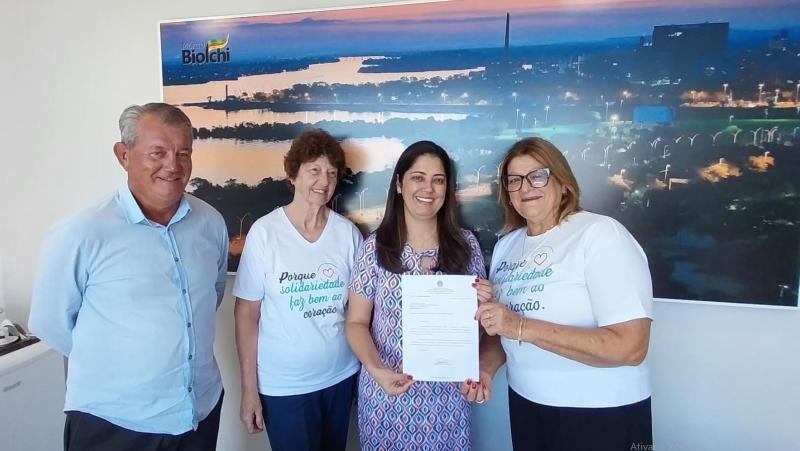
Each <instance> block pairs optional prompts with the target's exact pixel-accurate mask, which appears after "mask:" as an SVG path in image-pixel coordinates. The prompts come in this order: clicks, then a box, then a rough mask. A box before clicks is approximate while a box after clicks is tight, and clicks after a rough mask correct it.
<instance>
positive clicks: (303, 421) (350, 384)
mask: <svg viewBox="0 0 800 451" xmlns="http://www.w3.org/2000/svg"><path fill="white" fill-rule="evenodd" d="M357 376H358V373H356V374H355V375H353V376H351V377H348V378H347V379H345V380H343V381H342V382H339V383H338V384H335V385H332V386H330V387H328V388H324V389H322V390H318V391H315V392H311V393H305V394H302V395H291V396H267V395H260V396H261V407H262V409H263V414H264V423H265V426H266V429H267V437H268V438H269V444H270V446H271V447H272V451H344V450H345V447H346V445H347V429H348V425H349V423H350V409H351V407H352V406H353V397H354V394H355V388H356V377H357Z"/></svg>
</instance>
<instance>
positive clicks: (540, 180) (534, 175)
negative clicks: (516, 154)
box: [503, 168, 550, 193]
mask: <svg viewBox="0 0 800 451" xmlns="http://www.w3.org/2000/svg"><path fill="white" fill-rule="evenodd" d="M523 179H525V180H527V181H528V184H530V185H531V188H544V187H545V186H547V182H549V181H550V168H539V169H534V170H533V171H531V172H529V173H527V174H525V175H524V176H522V175H506V176H504V177H503V186H505V187H506V190H507V191H508V192H510V193H511V192H514V191H519V190H521V189H522V180H523Z"/></svg>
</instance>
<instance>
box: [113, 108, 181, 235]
mask: <svg viewBox="0 0 800 451" xmlns="http://www.w3.org/2000/svg"><path fill="white" fill-rule="evenodd" d="M136 130H137V134H136V141H135V143H134V145H133V146H132V147H128V146H127V145H125V144H124V143H121V142H119V143H117V144H116V145H115V146H114V154H115V155H116V156H117V159H118V160H119V163H120V164H121V165H122V167H123V168H124V169H125V171H127V173H128V186H129V187H130V190H131V193H133V196H134V198H136V201H137V202H138V203H139V206H140V207H141V209H142V212H143V213H144V214H145V216H147V217H148V218H149V219H151V220H156V221H159V222H162V221H161V219H162V218H163V216H164V215H165V214H166V215H167V216H169V217H171V216H172V214H174V212H175V211H176V210H177V209H178V205H180V202H181V198H182V196H183V192H184V189H186V185H187V184H188V183H189V177H191V175H192V132H191V130H190V129H188V128H187V127H183V126H172V125H168V124H165V123H163V122H161V120H160V119H159V118H158V117H156V116H154V115H151V114H143V115H142V116H141V118H140V119H139V124H138V126H137V128H136ZM170 212H171V213H170ZM167 219H169V218H167Z"/></svg>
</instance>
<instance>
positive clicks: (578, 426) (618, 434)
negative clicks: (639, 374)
mask: <svg viewBox="0 0 800 451" xmlns="http://www.w3.org/2000/svg"><path fill="white" fill-rule="evenodd" d="M508 413H509V416H510V419H511V442H512V444H513V446H514V451H630V450H637V449H642V450H645V449H653V427H652V419H651V414H650V398H647V399H645V400H643V401H639V402H637V403H634V404H629V405H626V406H619V407H602V408H579V407H553V406H546V405H542V404H538V403H535V402H533V401H529V400H527V399H525V398H523V397H522V396H520V395H519V394H517V393H516V392H515V391H514V390H512V389H511V388H510V387H509V389H508Z"/></svg>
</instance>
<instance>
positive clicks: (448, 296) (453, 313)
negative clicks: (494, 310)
mask: <svg viewBox="0 0 800 451" xmlns="http://www.w3.org/2000/svg"><path fill="white" fill-rule="evenodd" d="M473 282H475V276H450V275H442V276H436V275H424V276H411V275H404V276H402V278H401V281H400V288H401V289H402V292H403V298H402V303H403V314H402V319H403V372H404V373H406V374H410V375H411V376H413V377H414V380H418V381H438V382H443V381H447V382H463V381H465V380H467V379H472V380H478V339H479V336H478V322H477V321H476V320H475V311H476V310H477V309H478V298H477V292H476V290H475V288H474V287H473V286H472V283H473Z"/></svg>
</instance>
